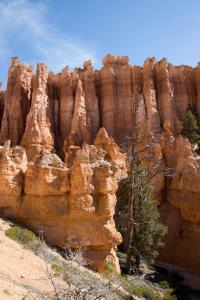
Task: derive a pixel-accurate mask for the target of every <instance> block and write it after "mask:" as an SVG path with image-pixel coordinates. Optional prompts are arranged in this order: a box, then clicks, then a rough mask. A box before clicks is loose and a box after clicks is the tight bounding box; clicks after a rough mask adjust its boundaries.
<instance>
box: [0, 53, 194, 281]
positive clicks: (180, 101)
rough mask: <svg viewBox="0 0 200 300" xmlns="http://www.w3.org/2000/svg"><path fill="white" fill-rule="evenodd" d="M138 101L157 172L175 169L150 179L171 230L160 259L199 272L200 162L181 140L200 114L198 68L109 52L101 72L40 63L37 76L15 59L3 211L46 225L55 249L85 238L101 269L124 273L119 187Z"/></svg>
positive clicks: (1, 100) (6, 124) (0, 138)
mask: <svg viewBox="0 0 200 300" xmlns="http://www.w3.org/2000/svg"><path fill="white" fill-rule="evenodd" d="M136 103H139V107H138V111H137V115H136V126H137V127H138V130H139V132H140V136H142V135H143V136H144V139H143V142H142V143H139V145H138V147H141V150H144V149H145V151H144V152H143V153H144V154H143V155H145V154H147V155H148V156H149V157H151V160H149V161H148V163H147V168H148V170H149V173H150V172H153V171H155V167H156V164H158V162H159V164H160V165H162V166H163V167H165V168H166V169H167V170H171V171H172V173H173V176H165V175H166V174H165V172H163V170H164V169H163V170H162V169H160V170H159V172H156V173H155V174H154V176H153V177H152V181H151V184H152V192H153V194H154V196H155V197H156V199H157V200H158V203H159V207H160V211H161V218H162V220H163V222H164V223H166V224H167V225H168V227H169V231H168V234H167V236H166V244H165V247H164V248H163V249H162V250H161V253H160V257H159V261H162V262H165V263H167V264H169V265H170V264H173V265H176V266H177V267H178V268H181V269H182V270H184V272H193V273H195V274H197V275H200V271H199V270H200V256H199V250H200V249H199V245H200V227H199V226H200V204H199V199H200V188H199V184H198V183H199V180H200V168H199V160H200V159H199V157H198V156H197V155H196V154H195V152H194V150H193V148H192V146H191V144H190V142H189V140H188V139H185V138H183V137H182V136H181V124H182V121H183V119H184V117H185V115H186V112H187V110H188V109H192V110H193V111H194V112H195V113H196V114H197V116H198V120H200V65H199V64H198V66H197V67H196V68H192V67H188V66H173V65H171V64H169V63H168V62H167V60H166V59H163V60H161V61H159V62H156V61H155V59H154V58H148V59H147V60H146V61H145V62H144V66H143V67H140V66H132V65H130V64H129V62H128V57H126V56H113V55H107V56H106V57H105V58H104V60H103V67H102V68H101V70H94V69H93V67H92V63H91V61H86V62H85V63H84V66H83V68H77V69H75V70H74V72H71V71H70V70H69V69H68V67H65V68H64V69H63V70H62V71H61V73H58V74H54V73H52V72H48V70H47V67H46V66H45V65H44V64H38V66H37V71H36V74H34V73H33V71H32V68H31V67H30V66H28V65H22V64H20V63H19V60H18V58H16V57H14V58H12V62H11V66H10V68H9V72H8V83H7V89H6V91H5V92H4V91H2V90H0V120H1V130H0V142H1V144H2V145H3V144H4V146H1V148H0V172H1V178H0V183H1V184H0V212H1V213H2V214H4V215H6V216H9V217H12V218H15V219H17V220H19V221H21V222H22V223H24V224H26V225H27V226H29V227H31V228H32V229H34V230H35V231H39V230H42V231H43V232H44V235H45V237H46V238H47V240H49V241H50V242H51V243H52V244H54V245H61V244H63V245H66V244H70V245H71V246H72V247H76V243H78V244H79V245H81V246H82V247H83V248H84V250H85V254H86V255H87V256H88V258H89V260H90V261H91V264H93V265H94V267H95V268H97V269H98V270H102V269H103V265H104V263H105V261H106V260H107V259H112V260H113V261H114V262H115V265H116V268H117V269H118V263H117V259H116V256H115V248H116V246H117V245H118V244H119V243H120V241H121V236H120V234H119V233H118V232H117V231H116V229H115V224H114V221H113V215H114V211H115V204H116V196H115V193H116V190H117V182H118V181H119V180H120V179H121V178H123V176H124V174H125V172H126V163H125V157H124V154H122V153H121V152H120V148H121V149H123V150H126V149H127V145H128V138H129V137H130V135H131V130H132V117H133V107H134V105H135V104H136ZM199 122H200V121H199ZM113 139H114V140H115V141H116V142H117V144H118V145H117V144H116V143H115V142H114V140H113ZM9 141H10V142H9ZM148 144H152V147H151V148H150V149H149V148H148V147H146V146H147V145H148ZM19 145H21V146H19ZM152 158H153V159H152ZM167 175H169V174H167ZM170 175H171V174H170ZM191 245H192V246H191ZM174 249H178V250H177V251H175V250H174ZM177 252H178V253H177Z"/></svg>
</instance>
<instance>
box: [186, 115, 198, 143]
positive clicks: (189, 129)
mask: <svg viewBox="0 0 200 300" xmlns="http://www.w3.org/2000/svg"><path fill="white" fill-rule="evenodd" d="M181 134H182V135H183V136H184V137H186V138H188V139H189V141H190V143H191V144H197V145H200V128H199V126H198V121H197V118H196V116H195V115H194V114H193V113H192V111H191V110H188V111H187V113H186V116H185V118H184V120H183V123H182V130H181Z"/></svg>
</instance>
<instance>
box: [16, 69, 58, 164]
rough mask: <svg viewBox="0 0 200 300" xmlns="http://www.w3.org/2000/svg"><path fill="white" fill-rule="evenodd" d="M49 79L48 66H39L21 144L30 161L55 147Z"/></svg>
mask: <svg viewBox="0 0 200 300" xmlns="http://www.w3.org/2000/svg"><path fill="white" fill-rule="evenodd" d="M47 77H48V72H47V68H46V66H45V65H44V64H38V65H37V73H36V76H35V78H34V86H33V95H32V102H31V108H30V111H29V113H28V116H27V120H26V129H25V131H24V135H23V138H22V142H21V145H22V146H24V147H25V148H26V152H27V156H28V158H29V159H32V158H33V157H34V155H36V154H39V153H41V151H42V150H44V149H47V150H51V149H52V148H53V146H54V138H53V133H52V130H51V123H50V109H49V102H48V96H47Z"/></svg>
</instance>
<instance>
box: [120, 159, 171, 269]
mask: <svg viewBox="0 0 200 300" xmlns="http://www.w3.org/2000/svg"><path fill="white" fill-rule="evenodd" d="M121 191H123V192H122V194H121V196H120V198H121V199H122V203H123V202H124V203H125V202H126V201H127V198H129V204H128V205H125V206H123V208H122V210H121V212H123V214H125V211H126V214H127V215H128V219H129V221H128V231H127V233H128V236H127V244H128V249H127V271H128V273H130V272H131V269H132V267H133V268H135V269H139V268H140V262H141V259H142V260H145V261H146V262H148V263H152V262H153V261H154V259H155V258H156V256H157V255H158V249H159V248H160V247H161V246H162V245H163V243H162V238H163V236H164V235H165V234H166V232H167V228H166V226H164V225H163V224H162V223H160V214H159V212H158V205H157V203H156V201H155V200H154V199H153V198H152V196H151V191H150V183H149V181H148V174H147V172H146V168H145V166H144V164H143V163H142V162H141V161H139V160H138V161H137V162H136V161H135V163H134V165H133V167H132V168H131V169H130V172H129V176H128V178H127V179H125V180H123V182H122V183H121ZM123 200H125V201H123Z"/></svg>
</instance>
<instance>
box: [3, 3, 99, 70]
mask: <svg viewBox="0 0 200 300" xmlns="http://www.w3.org/2000/svg"><path fill="white" fill-rule="evenodd" d="M47 14H48V7H47V6H46V5H44V4H43V3H42V2H34V3H32V2H30V1H29V0H0V31H1V34H0V60H1V61H2V60H3V59H6V58H7V57H8V56H11V55H15V54H16V55H18V54H19V55H20V53H15V51H16V52H17V51H19V52H20V49H22V50H23V53H26V55H25V56H26V57H28V59H30V62H31V63H33V62H34V63H35V59H39V60H40V61H43V62H45V63H46V64H47V65H48V68H49V69H51V70H55V71H59V70H60V69H62V68H63V67H64V66H65V65H69V66H70V67H76V66H80V65H81V64H82V63H83V61H84V60H86V59H89V58H90V59H92V61H93V62H95V52H94V50H93V49H92V47H88V46H86V45H84V43H83V42H81V41H78V40H77V39H76V38H72V37H71V36H70V35H69V36H68V35H66V34H64V33H62V32H61V31H59V30H56V29H55V28H54V27H53V26H52V25H51V24H50V23H49V22H48V21H47V18H46V17H47ZM23 48H24V49H23ZM28 51H29V52H30V53H31V54H30V55H28V54H27V52H28ZM30 56H33V57H34V59H32V61H31V58H30Z"/></svg>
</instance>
